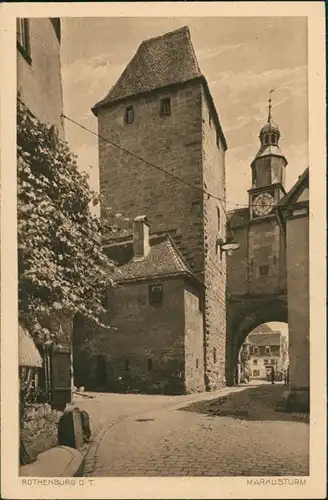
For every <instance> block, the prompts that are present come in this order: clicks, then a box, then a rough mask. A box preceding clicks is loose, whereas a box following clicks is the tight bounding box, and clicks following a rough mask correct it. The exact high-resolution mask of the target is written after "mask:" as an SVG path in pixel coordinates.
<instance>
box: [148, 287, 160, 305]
mask: <svg viewBox="0 0 328 500" xmlns="http://www.w3.org/2000/svg"><path fill="white" fill-rule="evenodd" d="M162 302H163V285H149V303H150V304H151V305H159V304H161V303H162Z"/></svg>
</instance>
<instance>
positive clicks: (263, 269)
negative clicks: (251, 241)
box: [259, 266, 269, 276]
mask: <svg viewBox="0 0 328 500" xmlns="http://www.w3.org/2000/svg"><path fill="white" fill-rule="evenodd" d="M259 270H260V276H268V275H269V266H260V269H259Z"/></svg>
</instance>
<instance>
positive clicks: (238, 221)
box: [227, 103, 288, 383]
mask: <svg viewBox="0 0 328 500" xmlns="http://www.w3.org/2000/svg"><path fill="white" fill-rule="evenodd" d="M279 139H280V131H279V128H278V126H277V125H276V124H275V123H274V122H273V120H272V117H271V104H270V103H269V115H268V120H267V123H266V124H265V125H264V126H263V127H262V128H261V130H260V134H259V140H260V148H259V151H258V153H257V154H256V155H255V158H254V160H253V162H252V163H251V188H250V189H249V190H248V199H249V202H248V206H247V207H245V208H241V209H237V210H233V211H231V212H228V220H229V225H230V227H231V229H232V231H233V233H234V238H235V240H236V242H237V243H239V245H240V247H239V250H238V251H236V252H234V253H233V255H231V257H229V259H228V261H227V320H228V333H227V379H228V383H233V380H234V373H235V366H236V362H237V359H238V353H239V350H240V347H241V345H242V344H243V342H244V341H245V339H246V337H247V335H248V334H249V333H250V332H251V331H253V330H254V329H255V328H256V327H257V326H259V325H261V324H264V323H268V322H271V321H281V322H286V323H287V322H288V312H287V272H286V243H285V238H284V233H283V230H282V228H281V225H280V222H279V219H278V217H277V211H276V207H277V206H278V204H279V202H280V200H281V199H282V198H283V197H284V196H285V194H286V191H285V188H284V183H285V169H286V166H287V160H286V158H285V156H284V154H283V153H282V151H281V149H280V147H279Z"/></svg>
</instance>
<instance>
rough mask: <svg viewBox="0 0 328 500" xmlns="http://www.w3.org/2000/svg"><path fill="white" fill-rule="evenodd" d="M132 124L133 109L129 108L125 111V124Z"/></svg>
mask: <svg viewBox="0 0 328 500" xmlns="http://www.w3.org/2000/svg"><path fill="white" fill-rule="evenodd" d="M133 122H134V109H133V106H129V107H128V108H126V110H125V123H133Z"/></svg>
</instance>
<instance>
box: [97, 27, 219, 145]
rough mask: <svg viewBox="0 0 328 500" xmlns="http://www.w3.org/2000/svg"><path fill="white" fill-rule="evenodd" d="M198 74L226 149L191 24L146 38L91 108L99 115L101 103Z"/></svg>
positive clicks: (174, 83)
mask: <svg viewBox="0 0 328 500" xmlns="http://www.w3.org/2000/svg"><path fill="white" fill-rule="evenodd" d="M198 78H199V79H200V80H201V81H202V83H203V86H204V90H205V95H206V98H207V100H208V103H209V106H210V108H211V110H212V113H213V118H214V122H215V124H216V126H217V129H218V132H219V134H220V137H221V140H222V144H223V147H224V150H226V149H227V147H228V146H227V142H226V139H225V137H224V134H223V130H222V127H221V124H220V120H219V116H218V113H217V110H216V108H215V104H214V101H213V98H212V95H211V92H210V90H209V86H208V83H207V81H206V78H205V77H204V75H203V74H202V72H201V70H200V68H199V65H198V61H197V58H196V54H195V51H194V47H193V45H192V42H191V37H190V31H189V28H188V26H184V27H182V28H179V29H177V30H175V31H171V32H170V33H165V34H164V35H161V36H158V37H155V38H150V39H148V40H144V41H143V42H142V43H141V45H140V46H139V48H138V50H137V52H136V54H135V55H134V57H133V58H132V59H131V61H130V62H129V64H128V65H127V67H126V68H125V70H124V71H123V73H122V74H121V76H120V78H119V79H118V81H117V82H116V83H115V85H113V87H111V89H110V90H109V92H108V93H107V95H106V96H105V97H104V98H103V99H102V100H101V101H99V102H97V103H96V104H95V105H94V106H93V108H92V112H93V113H94V114H95V115H97V109H98V108H100V107H102V106H106V105H111V104H112V103H115V102H117V101H120V100H122V99H126V98H128V97H132V96H135V95H138V94H144V93H146V92H151V91H153V90H157V89H161V88H165V87H168V86H171V85H176V84H181V83H186V82H189V81H191V80H195V79H198Z"/></svg>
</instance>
